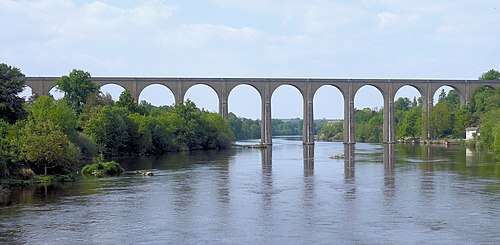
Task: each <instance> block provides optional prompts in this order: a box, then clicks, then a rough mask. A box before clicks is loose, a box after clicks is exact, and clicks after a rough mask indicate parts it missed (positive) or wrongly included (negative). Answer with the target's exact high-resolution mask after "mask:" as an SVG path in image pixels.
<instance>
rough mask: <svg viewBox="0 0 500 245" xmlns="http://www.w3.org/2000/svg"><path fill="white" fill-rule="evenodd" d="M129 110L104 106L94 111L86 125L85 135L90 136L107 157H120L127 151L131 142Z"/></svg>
mask: <svg viewBox="0 0 500 245" xmlns="http://www.w3.org/2000/svg"><path fill="white" fill-rule="evenodd" d="M127 114H129V113H128V112H127V110H126V109H125V108H120V107H112V106H104V107H102V108H101V109H100V110H97V109H96V110H94V111H93V113H92V115H91V117H90V119H89V120H88V121H87V122H86V123H85V125H84V128H83V129H84V133H85V134H87V135H89V136H90V138H92V139H93V140H94V141H95V142H96V143H97V145H98V146H99V147H100V150H101V151H102V152H103V153H104V154H106V155H120V154H123V153H124V152H128V153H130V152H129V151H127V146H128V143H129V140H130V135H129V129H128V126H129V123H128V122H127V121H128V120H129V119H128V118H127Z"/></svg>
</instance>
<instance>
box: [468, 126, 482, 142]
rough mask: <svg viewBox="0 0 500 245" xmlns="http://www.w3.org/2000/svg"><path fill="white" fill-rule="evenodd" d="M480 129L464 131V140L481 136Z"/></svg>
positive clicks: (473, 128) (474, 128) (472, 128)
mask: <svg viewBox="0 0 500 245" xmlns="http://www.w3.org/2000/svg"><path fill="white" fill-rule="evenodd" d="M480 129H481V128H480V127H469V128H466V129H465V140H472V139H477V138H478V137H479V135H480V134H481V131H480Z"/></svg>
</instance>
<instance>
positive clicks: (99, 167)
mask: <svg viewBox="0 0 500 245" xmlns="http://www.w3.org/2000/svg"><path fill="white" fill-rule="evenodd" d="M123 171H124V170H123V168H122V166H120V164H118V163H117V162H115V161H111V162H98V163H94V164H89V165H85V166H84V167H83V168H82V173H83V174H91V175H98V176H100V175H117V174H121V173H123Z"/></svg>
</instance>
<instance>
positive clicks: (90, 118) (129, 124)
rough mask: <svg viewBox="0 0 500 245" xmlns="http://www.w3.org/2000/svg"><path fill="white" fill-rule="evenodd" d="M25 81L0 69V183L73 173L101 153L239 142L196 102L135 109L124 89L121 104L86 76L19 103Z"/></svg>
mask: <svg viewBox="0 0 500 245" xmlns="http://www.w3.org/2000/svg"><path fill="white" fill-rule="evenodd" d="M24 80H25V76H24V74H22V73H21V71H20V70H19V69H18V68H16V67H11V66H8V65H6V64H0V178H20V179H22V178H30V177H32V175H35V174H36V175H41V174H44V175H54V174H68V173H71V172H72V171H75V169H76V168H79V166H80V161H81V160H82V159H92V158H96V157H98V156H99V155H103V156H113V155H136V154H160V153H164V152H169V151H186V150H199V149H220V148H227V147H229V146H230V145H231V142H232V141H233V140H234V134H233V132H232V130H231V128H230V126H229V123H228V122H227V121H226V120H224V119H223V118H222V117H221V116H220V115H219V114H217V113H212V112H207V111H203V110H200V109H198V108H197V107H196V105H195V104H194V103H193V102H191V101H189V100H188V101H186V102H184V103H178V104H177V105H175V106H161V107H156V106H153V105H151V104H149V103H147V102H144V101H143V102H141V104H137V103H136V102H135V101H134V98H133V96H132V94H131V93H130V92H129V91H127V90H125V91H124V92H123V93H122V94H121V95H120V98H119V100H118V101H117V102H114V101H113V100H112V99H111V96H110V95H109V94H107V95H103V94H102V93H100V92H99V87H98V85H97V84H95V83H93V82H92V80H91V76H90V74H89V73H88V72H85V71H81V70H73V71H71V72H70V74H69V75H68V76H63V77H61V78H60V79H58V80H57V81H56V84H57V87H58V89H59V90H60V91H62V92H63V93H64V97H63V98H62V99H59V100H55V99H54V98H53V97H51V96H40V97H37V98H35V97H31V98H29V100H28V102H25V101H24V99H22V98H19V97H18V94H19V93H20V92H22V90H23V89H24Z"/></svg>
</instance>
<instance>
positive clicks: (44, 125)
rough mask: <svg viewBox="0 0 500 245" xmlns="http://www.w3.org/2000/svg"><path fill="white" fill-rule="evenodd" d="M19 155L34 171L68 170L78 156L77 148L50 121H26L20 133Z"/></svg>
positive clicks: (54, 171)
mask: <svg viewBox="0 0 500 245" xmlns="http://www.w3.org/2000/svg"><path fill="white" fill-rule="evenodd" d="M20 142H21V145H20V152H19V157H20V159H22V160H24V161H26V162H27V163H28V164H31V165H32V169H33V170H34V171H35V173H38V174H39V173H41V170H43V174H44V175H47V174H49V172H48V170H49V169H51V170H52V169H55V170H53V171H51V173H60V172H69V170H70V169H71V167H72V166H71V165H73V164H76V163H77V161H78V158H79V153H80V152H79V149H78V148H77V147H76V146H75V145H74V144H73V143H71V141H70V140H69V138H68V136H67V135H66V134H64V132H63V131H62V129H61V128H60V127H59V126H58V125H56V124H54V123H53V122H51V121H45V122H37V123H35V122H33V121H28V123H27V124H26V126H25V127H24V128H23V130H22V133H21V140H20Z"/></svg>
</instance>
